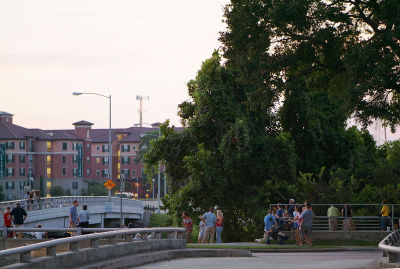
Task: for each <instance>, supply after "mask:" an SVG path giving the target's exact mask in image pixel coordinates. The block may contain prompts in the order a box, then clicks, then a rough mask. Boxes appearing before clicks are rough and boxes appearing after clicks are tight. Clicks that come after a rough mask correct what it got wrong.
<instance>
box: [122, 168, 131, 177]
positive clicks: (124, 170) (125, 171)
mask: <svg viewBox="0 0 400 269" xmlns="http://www.w3.org/2000/svg"><path fill="white" fill-rule="evenodd" d="M122 173H123V174H124V176H125V177H129V176H130V174H129V173H130V171H129V170H128V169H123V170H122Z"/></svg>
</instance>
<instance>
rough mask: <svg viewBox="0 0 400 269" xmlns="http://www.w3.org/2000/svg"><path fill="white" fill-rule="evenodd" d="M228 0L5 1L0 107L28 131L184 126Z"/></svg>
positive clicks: (0, 18)
mask: <svg viewBox="0 0 400 269" xmlns="http://www.w3.org/2000/svg"><path fill="white" fill-rule="evenodd" d="M228 2H229V1H228V0H168V1H165V0H153V1H143V0H57V1H54V0H35V1H32V0H2V1H0V111H6V112H9V113H12V114H14V124H17V125H20V126H24V127H27V128H41V129H70V128H72V127H73V126H72V125H71V124H72V123H73V122H76V121H79V120H87V121H90V122H92V123H94V124H95V125H94V128H108V122H109V117H108V115H109V111H108V105H109V103H108V99H106V98H102V97H99V96H94V95H81V96H73V95H72V92H74V91H81V92H96V93H100V94H104V95H110V94H111V95H112V127H113V128H124V127H125V128H126V127H129V126H132V125H133V124H134V123H138V122H139V114H138V109H139V102H138V101H137V100H136V96H137V95H142V96H144V97H146V96H149V99H148V100H145V101H144V103H143V106H144V110H145V113H144V114H143V122H146V123H154V122H164V121H165V120H166V119H170V121H171V123H172V124H174V125H176V126H180V125H181V124H180V121H179V117H178V116H177V112H178V108H177V106H178V104H180V103H181V102H183V101H185V100H187V99H189V96H188V93H187V87H186V83H187V82H188V81H189V80H190V79H193V78H195V77H196V73H197V71H198V70H199V68H200V66H201V63H202V62H203V61H204V60H206V59H207V58H209V57H210V56H211V54H212V52H213V50H214V49H217V48H219V47H220V45H221V44H220V43H219V42H218V37H219V32H220V31H223V30H224V29H225V25H224V24H223V22H222V19H223V7H224V5H226V4H227V3H228Z"/></svg>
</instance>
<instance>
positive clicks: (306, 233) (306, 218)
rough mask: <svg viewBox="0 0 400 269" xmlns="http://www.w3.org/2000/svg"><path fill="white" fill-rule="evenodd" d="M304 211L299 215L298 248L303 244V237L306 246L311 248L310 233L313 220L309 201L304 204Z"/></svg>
mask: <svg viewBox="0 0 400 269" xmlns="http://www.w3.org/2000/svg"><path fill="white" fill-rule="evenodd" d="M304 206H305V208H306V209H305V210H304V211H303V212H302V213H301V215H300V218H301V219H302V221H301V226H300V230H301V242H300V246H302V244H303V239H304V237H305V239H306V242H307V245H308V246H310V247H312V241H311V232H312V220H313V218H314V212H313V211H312V209H311V203H310V202H309V201H305V202H304Z"/></svg>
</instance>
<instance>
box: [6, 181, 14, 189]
mask: <svg viewBox="0 0 400 269" xmlns="http://www.w3.org/2000/svg"><path fill="white" fill-rule="evenodd" d="M14 186H15V184H14V182H7V183H6V189H14Z"/></svg>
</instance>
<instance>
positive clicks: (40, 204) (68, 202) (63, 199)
mask: <svg viewBox="0 0 400 269" xmlns="http://www.w3.org/2000/svg"><path fill="white" fill-rule="evenodd" d="M75 200H77V201H78V203H79V204H80V205H88V206H96V205H100V204H105V203H107V202H109V201H111V202H112V204H113V205H114V206H117V205H120V203H121V198H119V197H111V200H110V198H109V197H108V196H59V197H43V198H40V199H33V200H27V199H21V200H14V201H7V202H1V203H0V210H2V211H3V212H4V210H5V208H7V207H11V208H13V207H15V205H16V204H17V203H20V204H21V206H23V207H24V209H25V210H27V211H31V210H42V209H49V208H60V207H70V206H72V204H73V202H74V201H75ZM122 203H123V206H132V207H143V204H142V201H139V200H132V199H127V198H123V199H122Z"/></svg>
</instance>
